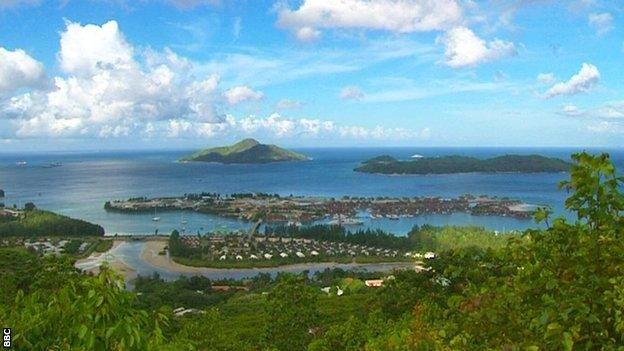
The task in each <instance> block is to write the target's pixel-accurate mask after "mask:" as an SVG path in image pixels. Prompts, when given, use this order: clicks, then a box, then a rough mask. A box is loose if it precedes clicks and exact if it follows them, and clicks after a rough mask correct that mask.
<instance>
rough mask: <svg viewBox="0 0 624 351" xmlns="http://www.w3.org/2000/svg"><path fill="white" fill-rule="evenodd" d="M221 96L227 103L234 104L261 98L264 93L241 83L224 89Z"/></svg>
mask: <svg viewBox="0 0 624 351" xmlns="http://www.w3.org/2000/svg"><path fill="white" fill-rule="evenodd" d="M223 96H224V97H225V99H226V100H227V102H228V104H230V105H231V106H234V105H238V104H240V103H241V102H244V101H250V100H261V99H263V98H264V93H263V92H261V91H256V90H253V89H251V88H250V87H248V86H247V85H241V86H237V87H233V88H230V89H228V90H226V91H225V92H224V93H223Z"/></svg>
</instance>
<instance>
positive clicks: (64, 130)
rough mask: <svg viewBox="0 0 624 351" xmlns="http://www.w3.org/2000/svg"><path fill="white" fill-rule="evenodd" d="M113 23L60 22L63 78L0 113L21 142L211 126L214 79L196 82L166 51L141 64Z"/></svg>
mask: <svg viewBox="0 0 624 351" xmlns="http://www.w3.org/2000/svg"><path fill="white" fill-rule="evenodd" d="M135 51H136V50H135V49H134V48H133V47H132V46H131V45H130V44H128V43H127V42H126V40H125V39H124V37H123V35H122V34H121V32H120V31H119V28H118V26H117V23H116V22H108V23H106V24H104V25H102V26H97V25H85V26H82V25H79V24H76V23H71V22H68V23H67V29H66V31H64V32H63V33H61V51H60V53H59V55H58V57H59V61H60V62H59V63H60V66H61V67H62V68H63V71H64V72H66V74H67V76H65V77H55V78H54V80H53V81H54V88H53V89H50V90H45V91H44V90H36V91H30V92H27V93H24V94H22V95H19V96H16V97H13V98H11V99H9V100H7V101H5V102H4V103H3V105H2V107H1V110H2V111H3V112H4V113H5V115H6V116H8V118H10V119H11V122H12V123H13V124H14V126H15V128H16V135H18V136H20V137H36V136H48V135H49V136H84V137H88V136H99V137H110V136H123V135H128V134H131V132H132V131H134V130H135V129H142V128H143V126H144V125H145V124H146V123H149V122H154V121H161V120H168V119H172V118H186V119H194V120H199V121H203V122H218V121H219V120H220V116H219V114H218V113H217V111H216V104H217V102H218V101H219V100H220V97H219V95H218V94H217V85H218V81H219V77H218V76H216V75H209V76H205V77H204V78H203V79H200V80H197V79H195V78H193V75H192V74H190V73H189V69H190V68H189V65H190V63H189V62H188V61H186V60H185V59H183V58H180V57H179V56H177V55H176V54H175V53H173V52H171V51H170V50H165V51H164V52H162V53H158V52H155V51H151V50H150V51H147V52H145V53H144V55H143V57H144V61H143V62H142V61H139V60H137V58H136V57H135V55H134V52H135Z"/></svg>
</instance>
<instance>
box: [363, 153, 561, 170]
mask: <svg viewBox="0 0 624 351" xmlns="http://www.w3.org/2000/svg"><path fill="white" fill-rule="evenodd" d="M569 168H570V164H569V163H568V162H566V161H564V160H561V159H558V158H549V157H544V156H540V155H504V156H498V157H493V158H489V159H484V160H482V159H478V158H474V157H466V156H458V155H452V156H444V157H424V158H420V159H417V160H409V161H402V160H397V159H396V158H394V157H391V156H388V155H383V156H378V157H375V158H372V159H370V160H367V161H364V162H362V164H361V165H360V166H358V167H357V168H355V171H357V172H364V173H382V174H449V173H475V172H481V173H496V172H524V173H536V172H564V171H568V170H569Z"/></svg>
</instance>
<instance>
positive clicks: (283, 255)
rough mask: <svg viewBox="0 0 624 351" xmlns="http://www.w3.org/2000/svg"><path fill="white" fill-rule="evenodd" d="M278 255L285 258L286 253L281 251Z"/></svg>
mask: <svg viewBox="0 0 624 351" xmlns="http://www.w3.org/2000/svg"><path fill="white" fill-rule="evenodd" d="M280 257H281V258H286V257H288V254H287V253H285V252H282V253H280Z"/></svg>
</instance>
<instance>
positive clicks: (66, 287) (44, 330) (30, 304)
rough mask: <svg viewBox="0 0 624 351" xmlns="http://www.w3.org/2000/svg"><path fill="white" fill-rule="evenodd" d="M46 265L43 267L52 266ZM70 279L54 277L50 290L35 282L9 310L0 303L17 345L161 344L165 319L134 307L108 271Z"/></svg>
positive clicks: (138, 346) (116, 347) (131, 298)
mask: <svg viewBox="0 0 624 351" xmlns="http://www.w3.org/2000/svg"><path fill="white" fill-rule="evenodd" d="M50 265H51V264H50V263H48V264H47V265H46V266H45V267H44V270H46V269H48V268H51V269H52V270H54V269H55V268H54V267H50ZM56 268H57V269H58V268H59V267H56ZM65 270H67V267H66V268H65ZM74 278H75V279H69V280H60V281H59V280H57V281H56V283H55V287H54V288H53V287H52V286H50V284H43V285H41V286H35V285H36V284H34V285H33V289H32V290H31V291H30V293H28V294H26V293H24V292H23V291H19V292H18V293H17V294H16V296H15V298H14V301H13V303H12V304H11V305H10V308H8V307H7V306H2V310H0V316H2V320H1V321H0V322H1V323H2V325H10V326H11V327H12V328H13V330H14V331H15V333H14V335H13V344H14V345H16V347H17V348H18V349H24V350H50V349H58V350H147V349H157V348H158V347H157V346H158V345H159V344H161V343H162V342H163V335H162V327H163V326H166V323H167V319H166V317H165V316H164V315H162V314H160V313H154V314H151V313H148V312H146V311H144V310H141V309H138V308H136V306H135V305H134V294H133V293H131V292H128V291H126V290H125V289H124V288H123V284H122V283H121V281H120V280H119V277H118V276H116V275H115V274H114V273H113V272H112V271H110V270H109V269H106V268H104V269H102V272H101V273H100V274H99V275H98V276H94V277H88V276H87V277H85V276H78V275H74ZM39 279H41V278H39ZM51 289H54V293H52V294H51V293H50V290H51Z"/></svg>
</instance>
